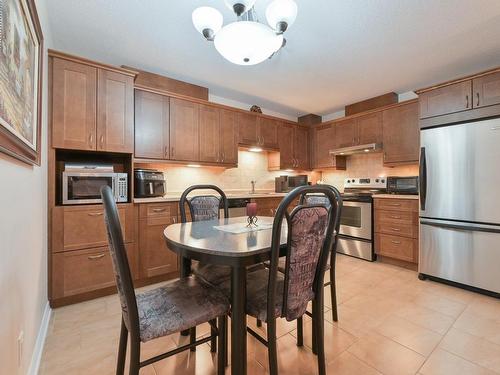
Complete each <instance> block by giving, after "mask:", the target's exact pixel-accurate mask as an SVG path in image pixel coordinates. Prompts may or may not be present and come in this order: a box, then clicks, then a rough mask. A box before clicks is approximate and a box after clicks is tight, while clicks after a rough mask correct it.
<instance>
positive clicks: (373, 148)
mask: <svg viewBox="0 0 500 375" xmlns="http://www.w3.org/2000/svg"><path fill="white" fill-rule="evenodd" d="M380 151H382V143H367V144H364V145H357V146H351V147H342V148H336V149H334V150H330V155H335V156H337V155H342V156H348V155H354V154H368V153H371V152H380Z"/></svg>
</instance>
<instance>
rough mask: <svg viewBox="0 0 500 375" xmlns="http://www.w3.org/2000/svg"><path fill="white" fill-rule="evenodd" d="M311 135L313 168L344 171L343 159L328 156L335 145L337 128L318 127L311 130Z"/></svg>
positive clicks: (330, 126) (331, 125)
mask: <svg viewBox="0 0 500 375" xmlns="http://www.w3.org/2000/svg"><path fill="white" fill-rule="evenodd" d="M312 134H313V136H312V138H313V139H312V143H313V146H312V151H313V153H312V154H313V163H312V164H313V168H314V169H323V168H333V169H346V161H345V157H343V156H332V155H330V150H333V149H334V148H335V144H336V142H335V139H336V136H337V126H336V125H335V124H323V125H319V126H316V127H315V128H314V129H313V131H312Z"/></svg>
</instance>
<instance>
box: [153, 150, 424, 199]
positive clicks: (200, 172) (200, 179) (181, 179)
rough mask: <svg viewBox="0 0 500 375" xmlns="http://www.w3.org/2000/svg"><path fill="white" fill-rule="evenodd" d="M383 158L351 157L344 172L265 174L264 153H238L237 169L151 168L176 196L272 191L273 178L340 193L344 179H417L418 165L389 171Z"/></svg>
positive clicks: (164, 166)
mask: <svg viewBox="0 0 500 375" xmlns="http://www.w3.org/2000/svg"><path fill="white" fill-rule="evenodd" d="M382 157H383V156H382V154H381V153H380V154H378V153H377V154H367V155H352V156H349V157H348V158H347V170H346V171H324V172H322V173H320V172H307V173H305V172H304V173H302V172H301V173H295V172H285V171H276V172H271V171H268V170H267V163H268V161H267V153H265V152H262V153H256V152H250V151H245V150H239V151H238V167H237V168H230V169H223V168H216V167H201V168H191V167H186V166H180V165H179V166H177V165H162V164H155V165H154V168H155V169H159V170H161V171H163V173H165V176H166V179H167V192H168V193H178V192H182V191H184V190H185V189H186V188H188V187H189V186H191V185H195V184H215V185H217V186H219V187H220V188H222V189H224V190H238V191H250V189H251V183H250V181H256V184H255V189H256V190H272V191H274V178H275V177H278V176H282V175H289V176H292V175H297V174H307V175H308V176H309V181H311V182H312V183H316V181H317V180H319V179H322V180H323V181H324V182H325V183H327V184H331V185H334V186H336V187H337V188H339V189H340V190H342V189H343V185H344V179H345V178H347V177H380V176H416V175H418V165H407V166H399V167H394V168H388V167H384V166H383V160H382Z"/></svg>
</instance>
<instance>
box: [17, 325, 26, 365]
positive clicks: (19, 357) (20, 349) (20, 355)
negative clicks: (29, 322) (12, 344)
mask: <svg viewBox="0 0 500 375" xmlns="http://www.w3.org/2000/svg"><path fill="white" fill-rule="evenodd" d="M23 345H24V331H21V332H19V336H17V367H21V366H22V364H23Z"/></svg>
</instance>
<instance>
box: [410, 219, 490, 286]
mask: <svg viewBox="0 0 500 375" xmlns="http://www.w3.org/2000/svg"><path fill="white" fill-rule="evenodd" d="M499 264H500V227H499V226H484V225H477V224H468V223H459V222H454V221H441V220H426V219H422V220H421V221H420V255H419V265H418V266H419V272H420V273H423V274H426V275H430V276H435V277H440V278H442V279H445V280H450V281H454V282H457V283H461V284H465V285H470V286H473V287H476V288H480V289H484V290H488V291H492V292H495V293H500V272H498V269H499Z"/></svg>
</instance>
